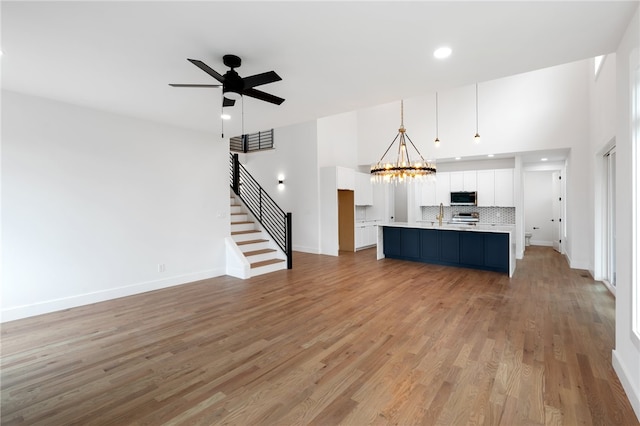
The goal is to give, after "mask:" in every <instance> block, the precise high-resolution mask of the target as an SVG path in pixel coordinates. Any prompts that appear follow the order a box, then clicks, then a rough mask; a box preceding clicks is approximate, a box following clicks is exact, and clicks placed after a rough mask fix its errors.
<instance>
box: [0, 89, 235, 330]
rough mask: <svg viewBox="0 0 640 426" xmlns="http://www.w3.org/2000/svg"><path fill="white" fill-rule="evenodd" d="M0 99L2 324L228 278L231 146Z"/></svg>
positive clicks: (90, 113) (21, 98) (20, 99)
mask: <svg viewBox="0 0 640 426" xmlns="http://www.w3.org/2000/svg"><path fill="white" fill-rule="evenodd" d="M2 102H3V104H2V248H3V250H2V302H1V306H2V320H3V321H7V320H12V319H17V318H21V317H25V316H31V315H36V314H40V313H45V312H50V311H54V310H59V309H65V308H69V307H73V306H78V305H82V304H87V303H93V302H97V301H101V300H106V299H111V298H115V297H120V296H125V295H130V294H134V293H139V292H143V291H148V290H152V289H157V288H162V287H166V286H170V285H176V284H181V283H186V282H191V281H194V280H198V279H202V278H208V277H213V276H217V275H222V274H224V271H225V251H224V240H223V239H224V237H225V235H228V233H229V218H228V212H229V206H228V204H227V205H224V204H222V205H221V204H220V200H227V199H228V147H227V146H226V142H223V141H221V140H220V139H218V138H216V137H213V136H210V135H206V134H203V133H196V132H192V131H185V130H181V129H178V128H174V127H169V126H164V125H161V124H157V123H151V122H145V121H140V120H136V119H132V118H127V117H123V116H118V115H113V114H108V113H104V112H99V111H95V110H90V109H86V108H82V107H78V106H73V105H69V104H64V103H60V102H54V101H50V100H46V99H42V98H35V97H31V96H25V95H21V94H17V93H12V92H4V91H3V93H2ZM219 216H221V217H219ZM158 264H164V265H165V268H166V270H165V272H158Z"/></svg>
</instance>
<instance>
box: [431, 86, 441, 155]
mask: <svg viewBox="0 0 640 426" xmlns="http://www.w3.org/2000/svg"><path fill="white" fill-rule="evenodd" d="M433 142H434V144H435V145H436V148H440V139H438V92H436V140H435V141H433Z"/></svg>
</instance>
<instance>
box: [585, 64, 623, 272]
mask: <svg viewBox="0 0 640 426" xmlns="http://www.w3.org/2000/svg"><path fill="white" fill-rule="evenodd" d="M592 69H593V68H592ZM589 96H590V106H591V119H590V120H589V122H590V144H591V159H590V162H591V164H592V170H593V173H592V174H591V176H590V177H591V182H592V186H593V188H594V190H593V191H591V194H592V197H593V207H594V208H593V211H592V212H591V214H592V215H593V222H594V229H593V270H592V271H591V273H592V275H593V277H594V278H595V279H598V280H599V279H603V278H604V276H603V271H604V263H603V259H604V257H605V256H604V251H603V249H604V247H603V244H604V240H605V238H604V230H605V223H604V221H605V214H604V212H605V209H606V208H607V200H606V182H607V179H606V177H605V174H606V170H605V168H604V162H603V155H604V154H605V153H606V152H607V151H609V149H611V148H612V147H613V146H614V145H615V135H616V110H617V106H616V54H615V53H611V54H609V55H607V56H606V58H605V59H604V63H603V64H602V67H601V69H600V73H599V74H598V76H597V78H596V76H595V74H594V72H593V71H592V75H591V78H590V79H589Z"/></svg>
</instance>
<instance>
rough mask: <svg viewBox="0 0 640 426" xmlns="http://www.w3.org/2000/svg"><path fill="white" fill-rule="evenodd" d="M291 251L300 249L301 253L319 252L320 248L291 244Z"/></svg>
mask: <svg viewBox="0 0 640 426" xmlns="http://www.w3.org/2000/svg"><path fill="white" fill-rule="evenodd" d="M291 248H292V249H293V251H301V252H303V253H311V254H320V249H319V248H318V247H306V246H295V245H294V246H293V247H291Z"/></svg>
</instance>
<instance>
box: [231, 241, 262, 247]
mask: <svg viewBox="0 0 640 426" xmlns="http://www.w3.org/2000/svg"><path fill="white" fill-rule="evenodd" d="M267 242H269V240H247V241H238V242H237V243H236V244H237V245H239V246H241V245H244V244H257V243H267Z"/></svg>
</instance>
